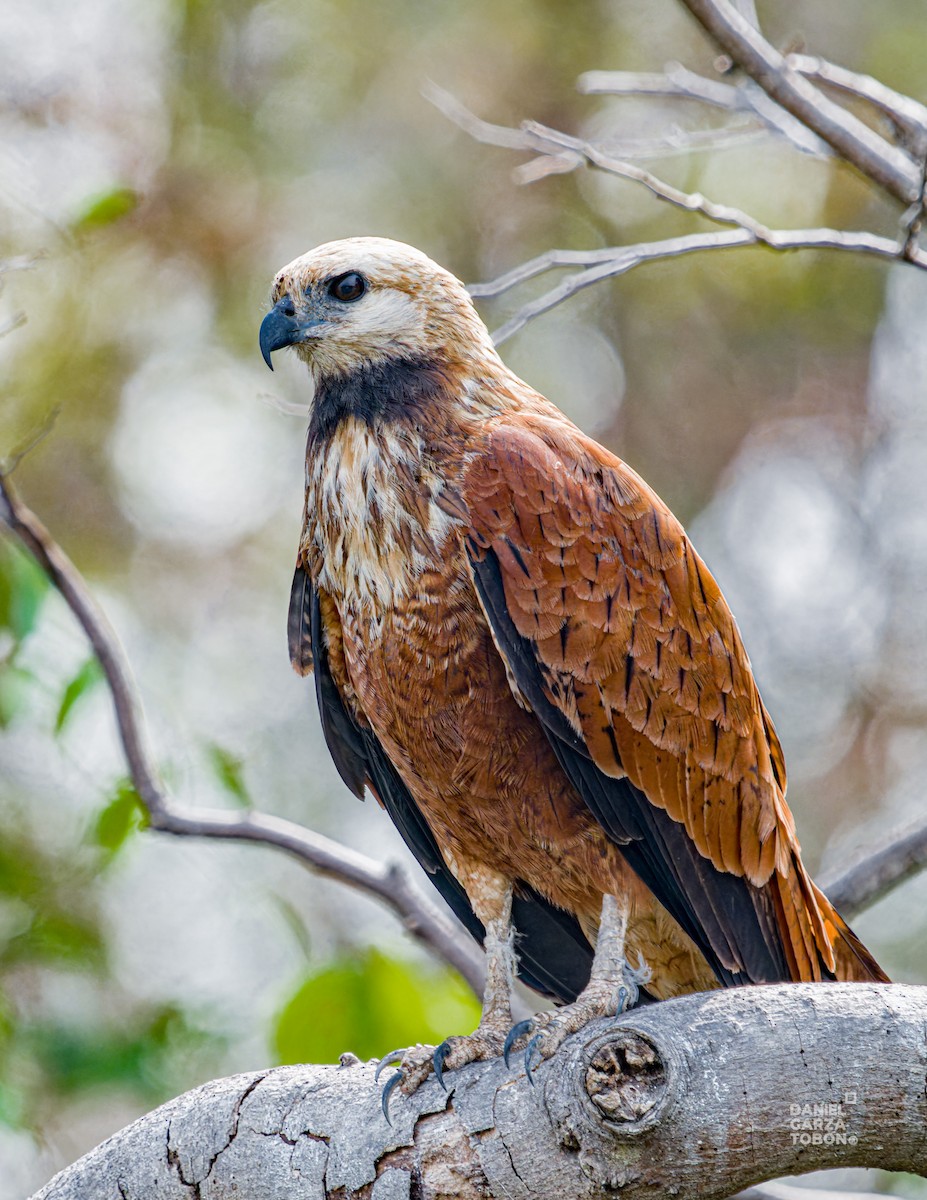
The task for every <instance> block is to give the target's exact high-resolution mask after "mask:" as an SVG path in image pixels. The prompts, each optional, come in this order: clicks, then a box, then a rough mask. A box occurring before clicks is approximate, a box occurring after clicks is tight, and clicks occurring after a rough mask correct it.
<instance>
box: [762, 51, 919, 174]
mask: <svg viewBox="0 0 927 1200" xmlns="http://www.w3.org/2000/svg"><path fill="white" fill-rule="evenodd" d="M785 61H786V63H787V64H788V65H789V66H790V67H791V68H792V69H793V70H795V71H798V73H799V74H800V75H804V77H805V78H806V79H812V80H814V82H815V83H822V84H824V85H825V87H829V88H832V89H833V90H834V91H837V92H843V93H844V94H845V95H848V96H855V97H857V98H858V99H860V100H865V101H866V102H867V103H868V104H870V105H871V106H872V107H873V108H874V109H875V110H876V111H877V112H879V113H881V115H882V116H884V117H887V118H888V120H889V121H891V123H892V124H893V125H894V126H896V127H897V129H898V130H899V131H900V133H901V137H902V141H903V143H904V145H905V148H906V149H910V150H911V152H912V154H913V155H914V156H915V157H918V158H919V157H921V156H922V155H923V153H924V150H925V148H927V106H925V105H923V104H920V103H919V102H918V101H917V100H913V99H912V98H911V97H910V96H905V95H903V94H902V93H901V92H896V91H894V89H893V88H890V87H886V85H885V84H884V83H881V82H880V81H879V80H878V79H873V78H872V76H871V75H859V74H857V72H856V71H848V70H847V69H846V67H838V66H837V65H836V64H835V63H831V62H828V61H827V60H826V59H823V58H819V57H818V56H817V55H811V54H790V55H788V57H787V58H786V60H785Z"/></svg>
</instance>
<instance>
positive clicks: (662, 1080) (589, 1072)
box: [585, 1029, 668, 1125]
mask: <svg viewBox="0 0 927 1200" xmlns="http://www.w3.org/2000/svg"><path fill="white" fill-rule="evenodd" d="M585 1086H586V1092H587V1094H588V1096H589V1098H590V1100H591V1101H592V1103H593V1104H594V1105H595V1107H596V1109H598V1111H599V1113H600V1114H601V1115H602V1117H603V1118H604V1119H605V1120H606V1121H608V1122H609V1123H610V1124H612V1125H637V1124H640V1122H642V1121H643V1120H644V1119H645V1118H646V1117H647V1116H648V1114H650V1113H652V1112H653V1111H654V1109H656V1108H657V1107H658V1106H659V1105H660V1102H661V1101H662V1100H663V1099H664V1097H665V1096H666V1093H667V1086H668V1083H667V1073H666V1067H665V1065H664V1063H663V1059H662V1058H661V1056H660V1052H659V1051H658V1050H657V1047H656V1046H655V1045H654V1043H653V1042H652V1041H651V1040H650V1039H649V1038H648V1037H645V1036H644V1035H643V1034H641V1033H638V1032H637V1031H636V1030H631V1029H618V1030H615V1031H614V1032H613V1033H611V1034H609V1036H608V1037H607V1038H605V1039H603V1040H602V1041H601V1042H599V1044H598V1045H597V1046H595V1048H594V1050H593V1052H592V1055H591V1057H590V1058H589V1062H588V1065H587V1067H586V1078H585Z"/></svg>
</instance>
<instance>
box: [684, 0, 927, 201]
mask: <svg viewBox="0 0 927 1200" xmlns="http://www.w3.org/2000/svg"><path fill="white" fill-rule="evenodd" d="M682 3H683V4H684V5H685V7H686V8H687V9H688V10H689V12H690V13H692V15H693V16H694V17H695V19H696V20H697V21H698V22H699V23H700V24H701V25H702V26H703V28H704V29H705V30H707V32H708V33H709V34H711V36H712V37H713V38H714V40H715V41H716V42H717V43H718V45H719V46H720V47H721V49H722V50H724V52H725V53H726V54H728V55H730V57H731V59H732V60H733V61H734V62H735V63H736V64H737V65H738V66H739V67H741V68H743V70H744V71H746V73H747V74H748V75H749V76H750V77H751V79H753V80H755V82H756V83H758V84H759V86H760V87H761V88H762V89H763V91H764V92H765V93H766V94H767V95H768V96H769V98H770V99H771V100H774V101H775V102H776V103H777V104H779V105H781V106H782V107H783V108H784V109H785V110H786V112H790V113H791V114H792V116H793V117H797V118H798V120H799V121H801V122H802V123H803V124H804V125H807V127H808V128H809V129H811V130H813V131H814V132H815V133H816V134H817V135H818V136H819V137H820V138H822V139H823V140H824V141H825V142H827V144H828V145H829V146H831V147H832V148H833V149H834V150H835V151H836V153H837V154H839V155H840V157H841V158H843V159H844V160H845V161H846V162H848V163H851V164H852V165H853V166H854V167H856V168H857V170H859V171H861V172H862V174H863V175H865V176H866V177H867V178H869V179H871V180H872V181H873V183H875V184H877V185H878V186H879V187H880V188H882V189H883V190H884V191H886V192H888V194H889V195H891V196H894V198H895V199H896V200H900V201H901V202H902V203H903V204H912V203H913V202H914V201H915V200H917V198H918V195H919V192H920V176H921V172H920V170H919V168H918V166H917V165H916V164H915V162H914V161H913V160H912V159H911V158H910V157H909V155H908V154H906V153H905V152H904V151H903V150H901V149H899V148H898V147H897V146H893V145H891V144H890V143H888V142H886V141H885V139H884V138H882V137H880V136H879V135H878V134H877V133H875V132H874V131H873V130H872V129H870V128H869V126H868V125H866V124H864V123H863V122H862V121H860V120H859V119H858V118H857V117H854V116H853V114H852V113H850V112H847V110H846V109H845V108H842V107H841V106H840V105H839V104H836V103H835V102H834V101H833V100H830V99H828V97H827V96H825V95H824V94H823V93H822V92H820V91H819V90H818V89H817V88H816V87H815V86H814V85H813V84H812V83H810V82H809V80H808V79H806V78H805V77H804V76H803V75H801V74H800V73H799V72H798V71H796V70H795V69H794V68H793V67H791V66H790V65H789V62H788V60H787V59H786V58H784V57H783V55H781V54H780V53H779V51H778V50H776V49H775V47H773V46H772V45H770V43H769V42H767V41H766V39H765V38H764V37H763V35H762V34H761V33H760V32H759V30H758V29H757V28H756V27H755V26H754V25H752V24H751V23H750V21H748V20H747V19H746V18H745V17H743V16H742V15H741V14H740V13H739V12H738V11H737V9H736V8H735V7H734V5H733V4H731V3H730V2H729V0H682Z"/></svg>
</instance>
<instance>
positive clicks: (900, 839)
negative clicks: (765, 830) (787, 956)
mask: <svg viewBox="0 0 927 1200" xmlns="http://www.w3.org/2000/svg"><path fill="white" fill-rule="evenodd" d="M925 863H927V820H924V821H921V822H919V823H918V824H916V825H909V826H908V827H907V828H906V829H903V830H901V832H899V833H895V834H894V835H893V836H892V837H891V838H890V839H889V840H888V841H887V842H885V843H884V844H883V845H882V846H880V847H879V848H878V849H877V850H874V851H873V850H866V851H863V852H862V853H861V854H860V855H859V857H858V858H857V859H856V861H855V862H853V863H851V864H850V866H849V867H845V868H844V869H843V870H842V871H840V872H839V873H838V872H830V873H828V874H826V875H824V876H823V877H822V878H821V879H820V881H819V882H820V884H821V887H822V888H823V889H824V891H825V892H826V894H827V897H828V899H829V900H830V901H831V903H832V904H834V905H835V907H836V908H837V909H838V911H839V912H840V913H841V914H842V915H843V916H844V917H847V918H848V919H850V920H852V919H853V917H855V916H856V915H857V914H858V913H860V912H862V911H863V909H865V908H869V907H870V905H872V904H875V903H876V901H877V900H881V899H882V897H883V896H886V895H888V893H889V892H890V891H892V889H893V888H896V887H898V886H899V884H902V883H904V882H905V880H907V879H911V878H913V876H915V875H917V874H919V872H920V871H922V870H923V869H924V864H925Z"/></svg>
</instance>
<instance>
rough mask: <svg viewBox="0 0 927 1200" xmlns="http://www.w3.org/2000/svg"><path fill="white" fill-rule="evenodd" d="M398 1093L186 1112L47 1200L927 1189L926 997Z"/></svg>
mask: <svg viewBox="0 0 927 1200" xmlns="http://www.w3.org/2000/svg"><path fill="white" fill-rule="evenodd" d="M448 1082H449V1085H450V1086H449V1090H448V1091H447V1092H444V1091H443V1090H442V1089H441V1087H440V1085H439V1084H438V1082H437V1081H436V1080H435V1079H434V1078H432V1079H431V1080H429V1081H428V1082H427V1083H426V1084H425V1085H424V1086H423V1087H421V1088H420V1089H419V1091H418V1092H417V1093H416V1094H415V1095H414V1096H412V1097H411V1098H409V1097H405V1096H403V1095H401V1094H399V1093H394V1095H393V1098H392V1102H391V1107H390V1115H391V1118H392V1125H389V1124H387V1122H386V1120H385V1119H384V1117H383V1114H382V1113H381V1110H380V1086H379V1085H377V1084H375V1083H374V1079H373V1064H371V1063H367V1064H363V1063H361V1062H359V1060H357V1059H356V1058H355V1057H354V1056H353V1055H350V1054H346V1055H344V1056H343V1058H342V1062H341V1065H339V1066H305V1067H303V1066H300V1067H281V1068H277V1069H275V1070H270V1071H264V1072H257V1073H254V1074H249V1075H238V1076H234V1077H232V1078H229V1079H223V1080H218V1081H216V1082H213V1083H209V1084H206V1085H205V1086H204V1087H201V1088H197V1089H196V1090H195V1091H192V1092H188V1093H187V1094H186V1095H183V1096H180V1097H178V1098H177V1099H176V1100H173V1101H171V1102H170V1103H169V1104H166V1105H164V1106H163V1107H162V1108H159V1109H157V1110H156V1111H155V1112H152V1113H150V1114H149V1115H148V1116H146V1117H143V1118H141V1120H139V1121H136V1122H135V1123H134V1124H133V1125H130V1126H129V1127H128V1128H126V1129H124V1130H123V1131H122V1132H121V1133H118V1134H116V1135H115V1136H114V1137H112V1138H110V1139H109V1140H108V1141H107V1142H104V1143H103V1144H102V1145H101V1146H99V1147H97V1149H96V1150H94V1151H92V1152H91V1153H90V1154H88V1155H86V1156H85V1157H84V1158H82V1159H81V1160H80V1161H79V1162H77V1163H75V1164H74V1165H73V1166H71V1167H69V1168H67V1169H66V1170H65V1171H62V1172H61V1173H60V1174H59V1175H57V1176H56V1177H55V1178H54V1179H53V1180H52V1181H51V1182H50V1183H49V1184H48V1185H47V1186H46V1187H45V1188H43V1189H42V1190H41V1191H40V1192H38V1193H37V1194H36V1196H35V1197H33V1200H88V1198H93V1200H97V1198H98V1197H99V1198H103V1197H110V1196H111V1197H113V1198H114V1200H115V1198H117V1197H121V1198H122V1200H190V1198H191V1197H196V1198H197V1200H219V1198H220V1197H222V1198H227V1197H232V1196H234V1197H235V1198H236V1200H283V1198H286V1200H303V1198H305V1200H322V1198H323V1197H337V1198H338V1200H343V1198H344V1197H347V1196H348V1195H349V1194H351V1193H354V1194H356V1195H358V1196H359V1197H361V1198H362V1200H407V1198H409V1200H411V1198H418V1197H423V1198H427V1200H433V1198H438V1197H455V1198H456V1200H486V1198H488V1197H499V1198H500V1200H501V1198H502V1197H505V1200H529V1198H531V1200H563V1197H567V1196H568V1197H571V1198H572V1197H576V1198H578V1200H593V1198H603V1197H605V1196H607V1195H610V1194H612V1195H613V1194H614V1193H615V1192H616V1191H620V1192H621V1194H622V1196H623V1197H626V1198H628V1200H635V1198H636V1197H639V1196H645V1195H647V1196H652V1195H654V1194H669V1195H674V1196H696V1195H697V1196H698V1197H700V1198H701V1200H712V1198H714V1197H723V1196H730V1195H732V1194H734V1193H735V1192H738V1191H740V1190H742V1189H743V1188H746V1187H749V1186H751V1185H754V1184H758V1183H762V1182H764V1181H766V1180H770V1179H775V1178H777V1177H780V1176H782V1175H789V1174H801V1173H803V1172H806V1171H813V1170H819V1169H822V1168H825V1167H835V1166H869V1167H882V1168H885V1169H888V1170H899V1171H912V1172H916V1173H918V1174H927V988H922V987H912V986H907V985H902V984H887V985H868V984H865V985H864V984H784V985H777V986H770V987H754V988H737V989H732V990H728V991H719V992H711V993H706V994H702V995H696V996H686V997H684V998H682V999H679V1000H670V1001H666V1002H664V1003H662V1004H658V1005H654V1006H652V1007H647V1008H643V1009H640V1010H636V1011H634V1012H633V1013H628V1014H626V1015H625V1016H623V1017H621V1018H620V1019H618V1020H614V1021H610V1020H604V1021H596V1022H593V1023H592V1024H590V1025H589V1026H587V1027H586V1029H584V1030H582V1031H580V1033H578V1034H576V1035H575V1036H574V1037H572V1038H571V1039H570V1040H569V1041H567V1042H566V1043H564V1045H563V1046H562V1047H561V1049H560V1051H559V1053H558V1054H557V1055H556V1056H555V1058H553V1059H552V1060H551V1061H550V1062H546V1063H544V1064H542V1065H541V1066H540V1068H539V1069H538V1070H537V1071H536V1073H535V1083H534V1086H532V1084H531V1083H530V1082H529V1081H528V1080H527V1079H526V1077H525V1074H524V1071H523V1070H521V1069H520V1068H519V1069H517V1070H514V1071H508V1070H507V1069H506V1068H505V1066H504V1065H503V1063H502V1062H501V1060H498V1059H497V1060H494V1061H492V1062H489V1063H480V1064H475V1065H473V1066H471V1067H467V1068H464V1069H463V1070H462V1071H459V1072H456V1073H454V1074H452V1075H450V1076H449V1078H448Z"/></svg>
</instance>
